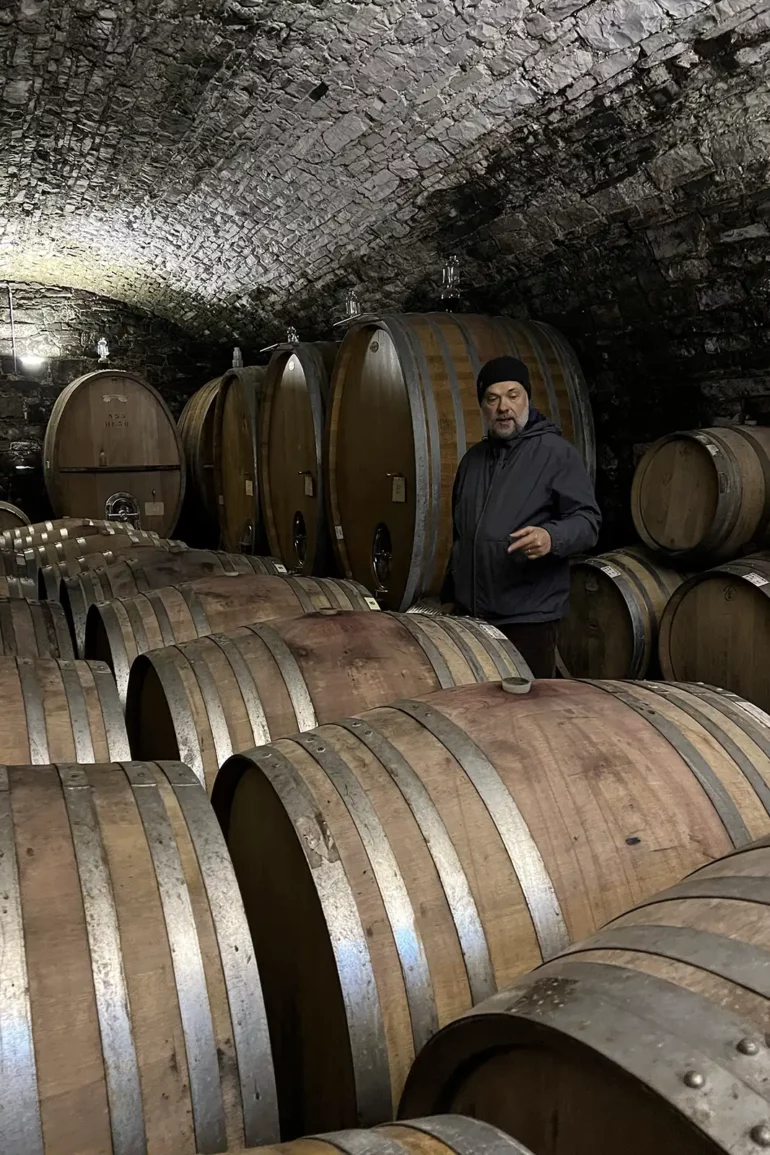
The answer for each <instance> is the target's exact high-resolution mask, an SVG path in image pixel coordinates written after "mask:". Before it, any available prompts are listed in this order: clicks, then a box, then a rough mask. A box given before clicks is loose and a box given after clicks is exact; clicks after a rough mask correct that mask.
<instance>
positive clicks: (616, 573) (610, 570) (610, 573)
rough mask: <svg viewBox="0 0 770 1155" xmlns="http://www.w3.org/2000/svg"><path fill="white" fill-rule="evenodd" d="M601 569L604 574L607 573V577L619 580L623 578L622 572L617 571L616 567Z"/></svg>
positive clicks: (609, 566)
mask: <svg viewBox="0 0 770 1155" xmlns="http://www.w3.org/2000/svg"><path fill="white" fill-rule="evenodd" d="M599 569H600V570H601V571H602V573H606V575H607V577H611V578H619V577H620V576H621V573H620V570H619V569H615V566H614V565H600V566H599Z"/></svg>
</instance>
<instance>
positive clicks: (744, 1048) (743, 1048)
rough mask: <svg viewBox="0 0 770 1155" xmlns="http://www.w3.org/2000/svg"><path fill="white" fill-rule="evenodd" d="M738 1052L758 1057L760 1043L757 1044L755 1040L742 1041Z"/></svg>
mask: <svg viewBox="0 0 770 1155" xmlns="http://www.w3.org/2000/svg"><path fill="white" fill-rule="evenodd" d="M736 1050H738V1051H740V1053H741V1054H742V1055H757V1054H759V1043H756V1042H755V1041H754V1039H741V1041H740V1042H739V1043H738V1044H737V1046H736Z"/></svg>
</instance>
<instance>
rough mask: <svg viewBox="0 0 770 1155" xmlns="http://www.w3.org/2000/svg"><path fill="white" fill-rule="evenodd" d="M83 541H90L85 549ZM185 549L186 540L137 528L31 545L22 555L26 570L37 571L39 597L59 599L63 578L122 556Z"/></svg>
mask: <svg viewBox="0 0 770 1155" xmlns="http://www.w3.org/2000/svg"><path fill="white" fill-rule="evenodd" d="M84 542H88V543H89V544H88V545H87V546H86V547H85V549H84V548H83V543H84ZM99 547H100V548H99ZM186 550H187V546H186V545H185V543H184V542H183V541H174V540H173V539H169V538H160V537H159V538H154V537H139V536H137V531H134V534H133V535H128V534H116V535H115V537H111V538H105V537H88V538H75V539H74V540H73V539H70V540H67V541H60V542H56V543H55V544H54V543H51V544H49V545H40V546H32V547H29V548H28V549H26V550H25V551H24V554H23V558H24V560H25V562H26V566H27V571H28V572H29V573H30V574H33V573H34V574H35V579H36V582H37V586H38V589H39V593H40V597H45V598H49V599H52V600H56V599H57V598H58V596H59V586H60V584H61V581H62V578H64V577H74V576H75V575H76V574H79V573H87V572H88V571H89V570H93V569H104V568H105V566H109V565H113V564H114V563H115V562H117V561H119V560H120V559H122V558H123V557H132V556H135V557H139V556H143V555H144V554H148V555H152V556H155V555H157V554H158V553H163V554H173V555H175V556H176V555H178V554H180V553H184V552H186Z"/></svg>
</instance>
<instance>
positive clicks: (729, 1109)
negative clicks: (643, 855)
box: [401, 838, 770, 1155]
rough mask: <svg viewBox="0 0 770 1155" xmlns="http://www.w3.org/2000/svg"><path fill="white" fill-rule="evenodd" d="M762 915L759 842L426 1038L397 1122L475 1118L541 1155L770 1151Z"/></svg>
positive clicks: (769, 929)
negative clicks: (556, 1151) (563, 1144)
mask: <svg viewBox="0 0 770 1155" xmlns="http://www.w3.org/2000/svg"><path fill="white" fill-rule="evenodd" d="M768 905H770V840H768V839H767V838H765V839H764V840H761V841H759V842H758V843H756V844H755V845H753V846H751V847H747V848H745V849H742V850H739V851H737V852H736V853H734V854H732V855H731V856H729V857H726V858H724V859H722V860H721V861H719V862H715V863H713V864H711V865H707V866H704V867H702V868H701V869H700V870H698V871H696V872H695V873H694V874H692V875H691V876H690V877H688V878H686V879H685V880H684V881H683V882H680V883H679V884H678V885H675V886H672V887H670V888H669V889H665V890H663V891H662V892H661V893H658V894H656V895H654V896H652V897H646V898H645V899H644V900H642V901H641V902H640V903H639V904H638V905H637V906H636V907H635V909H634V910H632V911H630V912H629V913H627V914H624V915H623V916H622V917H620V918H618V919H615V920H614V921H612V922H610V923H609V925H607V926H605V927H604V928H603V929H602V930H600V931H599V932H598V934H595V935H593V936H591V937H589V938H587V939H586V940H585V941H583V942H580V943H578V944H576V945H574V946H572V947H570V948H569V949H568V950H567V951H565V952H562V953H561V954H560V955H559V956H558V957H557V958H555V959H553V960H551V961H550V962H548V963H546V965H545V966H543V967H541V968H539V969H538V970H536V971H535V972H534V973H533V974H531V975H529V976H527V977H526V978H524V979H522V980H520V981H519V982H518V983H517V984H515V985H514V986H512V987H509V988H508V989H506V990H504V991H500V992H499V993H498V994H496V995H494V996H492V997H491V998H490V999H488V1000H486V1001H485V1002H483V1003H482V1004H481V1005H480V1006H478V1007H477V1008H476V1009H475V1011H474V1012H473V1013H471V1014H468V1015H466V1016H465V1017H464V1018H461V1019H459V1020H458V1021H456V1022H455V1023H453V1024H452V1025H451V1026H449V1027H447V1028H446V1029H445V1030H444V1031H443V1032H441V1033H440V1034H438V1035H437V1036H435V1037H434V1038H433V1039H432V1040H431V1042H430V1043H428V1045H427V1046H426V1047H425V1049H424V1050H423V1052H422V1054H421V1055H420V1056H419V1057H418V1059H417V1062H416V1064H415V1066H414V1067H413V1069H412V1071H411V1074H410V1077H409V1082H408V1084H407V1087H406V1091H405V1094H404V1097H403V1100H402V1103H401V1113H402V1114H404V1115H405V1116H408V1115H409V1114H410V1113H411V1112H417V1113H425V1112H431V1113H432V1112H434V1111H436V1112H438V1111H457V1112H462V1111H463V1110H468V1111H472V1112H473V1114H474V1116H475V1117H477V1118H480V1119H482V1120H485V1121H486V1122H489V1123H492V1124H494V1125H496V1126H498V1127H500V1128H502V1129H503V1130H505V1131H509V1132H510V1133H512V1134H515V1135H517V1136H518V1137H520V1138H521V1139H522V1140H523V1141H524V1142H525V1143H527V1144H528V1145H530V1146H531V1147H532V1149H533V1150H534V1151H538V1152H540V1151H551V1150H552V1149H553V1148H552V1146H551V1137H552V1136H553V1135H554V1134H562V1133H565V1132H567V1133H569V1136H570V1147H569V1150H570V1151H571V1152H575V1155H588V1153H591V1155H610V1153H611V1152H616V1151H624V1152H627V1153H628V1155H643V1153H647V1152H649V1151H655V1152H659V1153H660V1155H708V1153H711V1152H719V1151H721V1152H739V1151H740V1152H747V1153H749V1152H760V1151H762V1150H766V1149H767V1148H768V1147H770V1099H769V1098H768V1084H769V1083H770V1051H769V1050H768V1037H767V1022H768V1011H770V987H768V981H767V971H768V957H770V910H768ZM587 1103H590V1110H586V1104H587Z"/></svg>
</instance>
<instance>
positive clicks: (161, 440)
mask: <svg viewBox="0 0 770 1155" xmlns="http://www.w3.org/2000/svg"><path fill="white" fill-rule="evenodd" d="M43 470H44V475H45V484H46V489H47V490H48V497H49V499H50V501H51V505H52V506H53V509H54V512H55V513H56V514H77V515H79V516H83V517H95V518H102V517H104V514H105V505H106V503H107V501H108V500H109V499H110V498H111V497H114V496H116V495H117V494H121V493H127V494H129V495H130V496H131V497H132V498H133V499H134V500H135V501H136V502H138V505H139V515H140V518H141V525H142V528H143V529H149V530H155V531H156V532H157V533H159V534H161V536H163V537H165V536H166V535H167V534H169V533H170V532H171V530H172V529H173V528H174V526H175V525H176V522H177V518H178V517H179V512H180V510H181V508H182V498H183V496H184V483H185V469H184V455H183V453H182V443H181V441H180V440H179V434H178V432H177V428H176V423H175V421H174V418H173V417H172V416H171V413H170V411H169V408H168V406H167V405H166V403H165V401H164V400H163V398H162V397H161V395H160V393H158V392H157V390H156V389H153V387H152V385H149V384H148V383H147V382H146V381H144V380H143V379H142V378H141V377H140V376H139V375H138V374H137V373H129V372H124V371H122V370H118V369H98V370H96V372H94V373H86V374H85V376H83V377H78V378H77V379H76V380H75V381H72V382H71V383H70V384H69V385H68V386H67V387H66V389H64V390H62V392H61V393H60V394H59V396H58V397H57V398H56V402H55V404H54V407H53V410H52V412H51V417H50V420H49V422H48V427H47V429H46V431H45V441H44V444H43Z"/></svg>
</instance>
